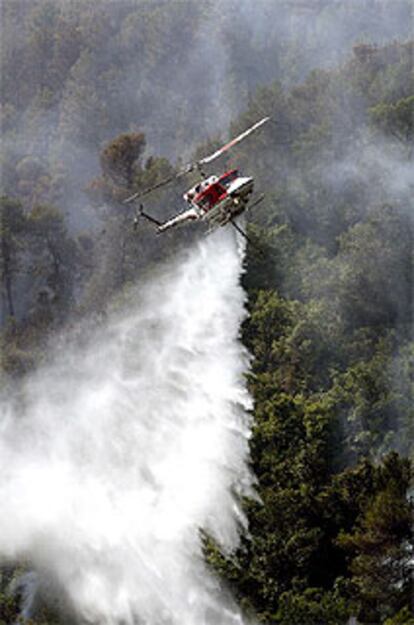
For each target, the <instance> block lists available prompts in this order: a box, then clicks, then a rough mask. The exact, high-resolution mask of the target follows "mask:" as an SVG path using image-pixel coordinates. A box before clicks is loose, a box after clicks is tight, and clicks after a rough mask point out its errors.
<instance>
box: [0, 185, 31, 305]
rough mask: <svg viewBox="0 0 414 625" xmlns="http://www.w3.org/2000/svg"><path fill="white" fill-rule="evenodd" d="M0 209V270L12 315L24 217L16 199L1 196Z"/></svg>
mask: <svg viewBox="0 0 414 625" xmlns="http://www.w3.org/2000/svg"><path fill="white" fill-rule="evenodd" d="M0 209H1V215H0V238H1V247H0V271H1V276H2V282H3V287H4V290H5V295H6V303H7V312H8V314H9V315H10V316H11V317H14V315H15V305H14V295H13V282H14V277H15V275H16V274H17V273H18V271H19V269H20V262H21V254H22V249H23V238H22V235H23V233H24V232H25V229H26V218H25V215H24V213H23V208H22V205H21V203H20V202H19V201H18V200H13V199H11V198H8V197H6V196H3V197H2V198H1V200H0Z"/></svg>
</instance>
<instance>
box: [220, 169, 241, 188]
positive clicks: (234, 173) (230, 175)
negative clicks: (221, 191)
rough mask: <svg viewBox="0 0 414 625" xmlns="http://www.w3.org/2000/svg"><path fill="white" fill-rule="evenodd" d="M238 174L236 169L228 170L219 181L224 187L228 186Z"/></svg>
mask: <svg viewBox="0 0 414 625" xmlns="http://www.w3.org/2000/svg"><path fill="white" fill-rule="evenodd" d="M238 175H239V172H238V171H237V169H234V170H233V171H229V173H228V174H226V175H225V176H223V177H222V178H220V183H221V184H222V185H223V186H224V187H228V186H229V185H230V184H231V183H232V182H233V180H236V178H237V176H238Z"/></svg>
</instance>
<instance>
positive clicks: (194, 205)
mask: <svg viewBox="0 0 414 625" xmlns="http://www.w3.org/2000/svg"><path fill="white" fill-rule="evenodd" d="M269 120H270V117H263V119H261V120H260V121H258V122H256V123H255V124H253V125H252V126H250V127H249V128H247V130H245V131H244V132H242V133H241V134H240V135H238V136H237V137H235V138H233V139H231V141H229V142H228V143H226V145H224V146H222V147H221V148H219V149H218V150H216V151H215V152H214V153H213V154H210V155H209V156H206V157H204V158H202V159H200V160H199V161H196V162H195V163H189V164H187V165H185V166H184V167H183V168H182V169H181V170H180V171H179V172H178V173H176V174H174V175H172V176H169V177H168V178H166V179H164V180H161V181H160V182H158V183H157V184H155V185H153V186H152V187H149V188H147V189H145V190H143V191H139V192H138V193H134V195H131V196H130V197H128V198H127V199H125V200H124V203H126V204H128V203H131V202H134V201H136V200H139V199H140V198H142V197H143V196H145V195H148V194H149V193H152V192H153V191H155V190H156V189H159V188H160V187H163V186H164V185H167V184H169V183H171V182H173V181H174V180H175V179H177V178H181V177H183V176H185V175H187V174H190V173H192V172H193V171H198V172H199V174H200V176H201V177H202V178H201V180H199V182H197V184H195V185H193V186H192V187H191V188H190V189H188V190H187V191H186V192H185V193H184V195H183V199H184V201H185V202H186V204H187V208H186V209H185V210H183V211H181V212H179V213H177V214H176V215H174V216H173V217H171V218H170V219H168V220H167V221H163V222H162V221H159V220H158V219H156V218H155V217H153V216H152V215H150V214H148V213H147V212H145V211H144V206H143V204H142V203H140V204H139V208H138V211H137V212H136V215H135V219H134V227H135V228H136V227H137V226H138V223H139V219H140V218H141V217H143V218H144V219H146V220H147V221H149V222H151V223H152V224H153V225H154V226H155V228H156V231H157V233H158V234H161V233H163V232H166V231H167V230H169V229H170V228H174V227H175V226H178V225H181V224H183V223H188V222H194V221H202V222H206V223H207V224H208V225H209V227H210V229H214V228H216V227H217V226H225V225H226V224H228V223H231V224H232V225H233V226H234V227H235V228H236V230H238V231H239V232H240V233H241V234H242V235H243V236H244V237H246V238H247V236H246V234H245V233H244V232H243V230H242V229H241V228H240V227H239V226H238V224H236V222H235V221H234V219H235V218H236V217H239V216H240V215H241V214H242V213H243V212H244V211H245V210H246V208H247V205H248V203H249V201H250V199H251V195H252V193H253V187H254V180H253V178H252V177H249V176H242V175H241V174H240V172H239V170H238V169H231V170H229V171H225V172H224V173H222V174H220V175H218V176H217V175H210V176H207V175H206V174H205V173H204V171H203V169H202V168H203V165H206V164H208V163H211V162H212V161H214V160H215V159H216V158H218V157H219V156H221V155H222V154H224V153H225V152H227V150H229V149H230V148H232V147H233V146H235V145H236V144H237V143H239V142H240V141H242V140H243V139H245V138H246V137H247V136H249V135H250V134H251V133H252V132H254V131H255V130H257V129H258V128H260V127H261V126H263V124H265V123H266V122H268V121H269ZM263 199H264V196H263V195H262V196H260V197H259V198H258V199H257V200H256V201H255V202H254V203H253V204H251V205H250V208H252V207H253V206H256V205H257V204H258V203H259V202H261V201H262V200H263Z"/></svg>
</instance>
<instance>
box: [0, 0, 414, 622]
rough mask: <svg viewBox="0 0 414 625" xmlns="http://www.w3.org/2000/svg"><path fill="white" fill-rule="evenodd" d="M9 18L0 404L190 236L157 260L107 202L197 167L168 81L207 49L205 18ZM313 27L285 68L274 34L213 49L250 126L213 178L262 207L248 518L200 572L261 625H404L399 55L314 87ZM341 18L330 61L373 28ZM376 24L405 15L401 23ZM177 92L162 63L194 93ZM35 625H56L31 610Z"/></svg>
mask: <svg viewBox="0 0 414 625" xmlns="http://www.w3.org/2000/svg"><path fill="white" fill-rule="evenodd" d="M30 4H31V6H30V9H29V8H28V5H27V3H26V2H23V1H20V0H15V1H14V2H11V3H7V4H6V5H5V7H4V8H3V9H2V10H3V12H4V17H5V19H6V20H7V23H8V25H9V28H8V29H7V31H6V30H5V31H4V32H5V38H6V41H5V42H4V43H3V60H2V67H3V75H4V85H3V90H2V96H3V100H4V101H3V121H2V123H3V126H2V128H3V130H2V132H3V137H4V149H3V154H2V170H3V181H2V184H3V189H2V198H1V221H0V234H1V241H0V272H1V275H2V282H3V287H4V306H3V311H2V319H1V321H2V334H1V350H2V352H1V353H2V362H1V369H2V376H3V379H4V380H5V381H7V379H9V378H10V377H15V376H24V375H26V374H27V373H28V372H30V371H31V370H33V368H34V367H36V365H37V364H38V363H39V362H41V361H42V359H44V358H45V357H46V354H47V344H48V339H49V337H50V336H52V335H53V334H54V333H55V332H56V331H57V330H58V329H59V328H61V327H64V326H68V325H71V324H75V323H76V322H77V320H78V319H80V318H82V317H84V316H88V317H89V316H91V315H95V316H96V317H97V318H98V317H100V316H101V315H102V314H104V311H105V306H106V304H107V303H108V302H109V300H110V298H112V297H114V296H117V295H118V294H120V293H121V292H122V290H123V289H125V288H127V286H128V285H129V284H130V283H132V282H135V281H138V282H139V280H140V279H142V277H143V275H148V274H150V273H151V271H152V269H153V268H154V266H156V264H157V263H158V262H159V260H160V259H161V258H163V259H165V256H166V255H168V254H171V255H173V254H174V253H175V252H176V251H177V250H178V249H180V248H181V247H183V246H186V245H188V243H189V242H190V241H191V240H192V239H193V238H194V237H196V236H197V230H196V229H195V228H189V229H183V230H181V231H177V232H172V233H170V234H167V235H166V236H165V238H164V241H165V242H166V243H165V245H164V246H163V248H162V249H160V247H159V246H158V245H157V246H155V245H154V244H153V242H152V239H151V238H150V237H148V231H147V230H146V227H145V226H143V229H142V230H140V231H139V232H138V233H137V234H134V233H133V232H132V230H131V228H130V226H129V224H130V221H131V216H130V213H129V212H128V211H127V210H126V208H125V205H123V204H122V200H123V199H124V198H125V197H126V196H127V195H128V194H129V193H131V192H133V191H135V190H137V189H139V188H145V187H146V186H148V185H150V184H154V183H156V182H157V181H159V180H161V179H162V178H164V177H166V176H168V175H170V174H171V173H172V172H173V171H174V168H175V167H176V166H177V163H171V162H169V160H168V159H167V158H165V154H167V155H168V151H169V153H170V154H173V153H174V152H175V150H176V149H177V148H179V149H181V148H182V147H183V146H186V145H191V146H192V147H193V148H194V149H198V150H202V148H203V146H199V145H198V146H197V145H196V140H197V139H199V137H200V136H203V138H205V139H207V137H208V135H209V134H210V135H211V134H212V133H211V128H210V124H209V118H208V116H207V111H208V110H209V109H207V108H206V109H205V110H204V109H202V107H201V105H200V107H201V110H200V111H198V113H197V115H190V111H191V110H192V108H191V107H193V105H194V102H197V103H198V102H203V101H206V100H203V97H204V95H205V94H203V93H202V92H201V91H197V92H196V93H192V94H191V97H188V98H187V99H185V103H184V98H183V96H182V89H181V87H182V85H183V84H184V82H183V81H184V78H183V76H184V74H181V73H180V69H179V64H180V63H184V59H185V58H186V55H187V52H188V50H190V49H192V48H193V49H194V47H197V49H198V46H199V45H200V40H203V37H204V36H205V32H206V29H207V27H208V26H210V27H213V32H216V31H214V27H215V26H216V24H217V22H215V21H214V19H212V15H213V17H214V16H215V18H216V19H217V20H218V19H219V18H218V12H217V5H216V4H215V3H200V5H198V4H197V3H194V2H178V1H177V2H175V1H174V2H169V3H163V2H149V3H146V2H135V1H134V2H133V1H132V0H131V1H128V2H127V1H125V2H123V3H119V7H118V8H116V9H115V8H114V7H113V12H112V13H111V14H110V12H109V9H108V10H107V11H102V13H99V14H97V12H96V11H93V10H92V4H90V3H88V2H84V3H81V2H73V3H63V4H62V5H60V4H59V3H54V2H47V1H46V0H44V1H38V0H36V1H35V2H33V3H30ZM207 4H209V7H207ZM210 4H211V6H210ZM230 4H231V5H232V3H230ZM332 4H334V3H331V5H332ZM350 4H352V3H350ZM376 4H378V6H379V5H381V4H382V6H383V11H384V12H386V11H387V8H386V6H385V5H386V4H387V3H376ZM319 5H320V6H319V18H318V19H320V20H321V21H316V22H315V24H316V26H315V33H316V34H314V37H315V38H316V39H312V38H310V39H308V41H307V43H306V46H307V47H301V46H300V42H299V41H298V40H297V39H295V38H294V37H291V38H290V39H289V40H288V41H286V40H283V38H282V39H280V36H281V35H280V32H279V31H278V30H277V29H276V30H277V32H276V31H275V32H274V33H273V40H272V39H271V34H270V33H269V31H266V33H267V35H268V36H269V40H270V43H269V48H270V49H271V51H272V54H270V52H266V50H263V49H261V48H260V45H259V44H258V43H256V44H249V46H250V47H246V46H247V45H248V44H247V41H248V40H249V41H250V39H249V36H250V35H251V34H252V33H251V30H249V28H247V27H245V26H244V30H243V28H241V29H239V31H238V35H237V36H236V34H235V35H232V36H230V35H229V42H228V50H227V52H226V54H228V58H229V59H231V67H230V68H229V69H228V75H227V76H226V90H227V91H226V93H227V96H228V97H229V98H230V96H231V98H233V99H232V100H231V102H236V101H243V104H244V110H242V107H239V108H238V109H237V107H236V109H234V108H233V110H236V111H237V113H238V116H236V117H235V118H234V119H233V120H232V132H237V131H241V130H242V129H244V128H245V127H246V126H247V125H249V124H250V123H251V122H253V121H256V120H257V119H259V118H260V117H262V116H263V114H264V113H265V114H270V115H271V116H272V120H273V121H272V123H271V124H269V125H268V126H267V129H266V132H261V133H260V134H258V135H257V136H256V139H255V140H254V141H252V142H250V143H249V144H248V145H247V144H245V145H243V144H242V145H241V146H240V147H238V148H237V150H236V151H235V153H234V154H233V155H232V156H231V157H230V159H231V161H230V163H229V164H232V163H234V164H237V165H238V166H241V167H242V168H243V169H244V170H245V171H246V172H251V173H252V174H254V175H255V178H256V180H257V185H258V187H260V188H261V190H263V191H265V193H266V201H265V202H263V203H262V204H261V205H260V206H258V207H257V209H255V211H254V212H253V213H252V214H251V215H249V223H248V230H249V234H250V236H251V238H252V239H253V240H254V241H255V243H256V245H258V246H259V247H260V248H261V250H262V253H261V254H258V253H257V248H256V247H253V246H252V247H249V249H248V255H247V263H246V268H247V271H246V273H245V275H244V278H243V280H244V286H245V288H246V290H247V293H248V311H249V316H248V319H247V321H246V322H245V324H244V326H243V340H244V342H245V344H246V346H247V347H248V348H249V350H250V352H251V354H252V356H253V361H252V369H251V371H250V372H249V374H248V385H249V388H250V391H251V393H252V395H253V398H254V429H253V436H252V440H251V461H252V466H253V469H254V471H255V474H256V475H257V479H258V493H259V496H260V501H246V502H245V508H246V513H247V516H248V519H249V528H250V531H249V536H244V537H243V539H242V544H241V547H240V549H239V550H238V551H237V552H236V553H234V554H232V555H231V556H225V555H223V554H222V553H221V552H220V548H219V546H218V545H216V544H215V543H214V541H213V540H212V539H211V537H209V536H204V542H205V553H206V558H207V561H208V562H209V564H210V565H211V567H213V569H214V570H215V571H217V572H218V573H219V575H221V576H222V577H223V578H224V579H225V580H226V581H227V582H228V583H229V584H230V585H231V586H232V588H233V590H234V593H235V594H236V596H237V597H238V600H239V602H240V604H241V605H242V606H243V608H244V609H245V610H246V611H247V612H248V613H249V612H252V613H255V614H257V615H258V618H259V619H260V621H262V622H266V623H272V624H273V623H274V624H275V625H276V624H280V625H319V624H321V623H324V624H325V623H326V624H330V625H331V624H332V625H344V624H345V623H346V622H347V619H348V618H349V617H350V616H351V615H352V616H355V617H357V619H358V622H361V623H366V624H368V623H373V624H374V623H375V624H377V623H378V624H381V625H397V624H399V625H413V623H414V606H413V603H412V597H413V596H414V588H413V549H414V544H413V536H412V520H413V516H412V512H413V503H412V499H410V497H409V494H410V492H411V493H412V487H413V482H412V463H413V462H414V415H413V408H412V401H411V399H412V396H413V358H414V343H413V337H412V320H413V310H412V306H413V301H414V298H413V296H414V294H413V284H412V279H413V258H412V250H413V243H412V231H413V213H412V209H413V204H412V179H413V170H414V161H413V156H414V150H413V147H414V131H413V128H414V126H413V124H414V74H413V65H412V59H413V53H414V43H413V42H406V43H398V42H393V43H391V44H387V45H383V46H380V47H377V46H375V45H372V44H370V43H358V44H356V45H355V46H354V48H353V51H352V52H349V54H348V56H347V58H346V61H344V60H343V57H341V59H338V60H341V61H342V62H341V64H339V63H338V64H337V66H336V67H333V66H332V63H327V62H326V59H322V58H320V56H318V55H317V54H316V52H317V49H318V47H317V42H316V40H317V33H318V32H321V29H322V24H324V23H327V24H332V22H331V21H330V20H332V19H333V16H334V12H333V9H332V7H330V6H328V5H327V4H326V3H324V2H323V1H322V0H321V2H319ZM360 5H361V7H362V8H361V14H360V15H363V16H365V18H366V19H367V22H363V21H361V23H360V22H358V23H357V24H356V25H355V22H353V21H352V19H353V18H352V17H351V13H352V8H349V13H348V12H347V11H346V10H345V9H344V11H343V13H344V15H343V16H342V17H343V20H344V22H343V26H344V27H343V30H342V31H341V32H342V35H343V37H344V39H343V48H344V49H348V47H349V45H350V43H351V42H353V41H354V40H355V39H356V38H357V37H358V36H359V35H360V33H361V32H363V28H364V27H365V26H366V27H367V28H368V26H367V23H368V22H369V20H371V21H370V24H372V23H373V22H374V21H375V19H374V18H375V16H374V15H373V14H372V12H371V9H370V7H369V6H368V5H369V3H368V2H360V3H358V6H360ZM108 6H109V5H108ZM232 6H233V5H232ZM354 8H355V7H354ZM207 9H208V10H207ZM210 9H211V11H213V13H212V14H211V13H210V14H209V10H210ZM397 9H398V10H397ZM394 10H395V11H396V13H395V15H397V13H398V11H399V13H398V15H400V16H402V18H403V17H404V15H407V16H408V15H409V14H408V13H406V11H407V10H409V3H408V2H407V3H404V2H396V3H395V6H394ZM214 11H216V12H214ZM285 11H287V9H283V10H281V17H280V19H281V20H282V22H283V20H284V19H286V20H287V17H288V15H290V14H289V13H288V12H287V13H286V12H285ZM376 12H378V7H377V9H376ZM367 16H368V17H367ZM369 16H371V17H369ZM322 18H323V19H322ZM223 19H224V23H226V21H225V18H223ZM238 19H239V18H238ZM298 19H300V17H298ZM406 19H407V22H408V21H409V17H406ZM390 23H391V22H390ZM400 24H401V22H399V25H398V28H400V27H401V26H400ZM212 25H213V26H212ZM267 28H269V27H267ZM378 28H379V26H378ZM390 28H391V26H390ZM398 28H397V27H396V32H397V34H398ZM318 29H319V31H318ZM236 31H237V29H236ZM17 33H19V37H16V38H15V39H16V41H14V40H13V35H16V34H17ZM177 33H178V34H177ZM385 34H386V33H383V32H382V33H381V36H382V37H384V36H385ZM109 40H111V41H113V42H114V43H113V44H111V46H110V47H109V46H108V43H107V42H108V41H109ZM181 40H184V41H185V42H186V45H184V46H180V45H178V42H179V41H181ZM18 41H20V42H24V45H20V46H18V45H17V42H18ZM272 42H273V43H272ZM271 44H272V45H273V46H274V47H273V48H272V45H271ZM206 45H207V44H206ZM174 46H175V47H174ZM187 46H188V48H187ZM255 46H256V47H255ZM307 54H308V57H307ZM315 55H316V56H315ZM319 55H321V52H319ZM132 58H133V59H134V63H135V62H136V63H138V64H139V72H138V73H137V71H136V70H135V71H134V73H133V79H134V80H136V81H137V82H138V83H139V85H140V86H139V93H138V95H137V94H135V95H134V96H133V95H131V94H133V93H135V92H134V91H133V90H132V75H131V71H132V66H131V59H132ZM226 58H227V57H226ZM311 58H312V59H315V65H313V66H312V65H310V60H309V59H311ZM247 61H248V62H249V63H251V64H252V68H253V69H252V70H251V71H249V70H248V69H247V70H246V63H247ZM174 63H176V64H177V66H176V67H175V69H174ZM329 65H330V67H329ZM256 66H260V68H261V69H260V72H259V74H260V75H258V76H256V75H255V71H254V70H255V67H256ZM316 66H323V69H315V67H316ZM219 67H220V64H219ZM196 70H197V68H196V67H194V68H191V67H189V66H188V65H187V64H185V72H190V75H191V72H194V75H193V78H195V77H196V76H197V72H196ZM174 71H175V72H176V73H177V78H176V79H177V85H175V88H173V87H171V86H169V83H168V80H167V77H168V76H169V75H171V74H172V73H174ZM16 76H17V77H18V80H16ZM151 76H153V77H154V76H156V77H157V84H158V85H161V86H162V87H160V89H161V91H162V92H161V93H159V94H158V95H157V100H158V101H159V102H161V101H162V102H164V101H165V102H168V106H167V105H166V110H167V113H163V115H165V117H163V118H162V128H163V130H164V134H163V139H164V137H166V139H165V145H166V149H167V152H164V153H163V155H162V156H148V153H151V151H154V145H157V141H156V139H155V138H154V135H153V134H152V136H151V128H152V127H153V125H154V120H155V119H156V118H155V117H154V111H153V110H152V109H153V106H154V105H153V102H154V97H155V96H154V97H152V95H153V92H152V91H151V86H148V85H149V81H150V77H151ZM120 85H122V91H123V93H124V94H126V96H125V97H124V98H121V99H120V98H119V97H118V93H119V90H120V89H119V87H120ZM146 88H148V92H147V94H146V93H145V89H146ZM184 92H185V90H184ZM244 93H248V94H249V98H247V97H246V98H244V96H243V94H244ZM148 94H150V95H148ZM229 94H230V95H229ZM150 96H151V97H150ZM135 97H137V98H138V101H139V104H140V106H139V122H140V126H139V127H136V126H135V121H134V120H136V118H137V110H136V102H135V100H134V98H135ZM193 98H194V99H193ZM208 104H209V105H210V106H212V103H211V101H210V100H208ZM221 104H223V102H221ZM181 105H182V106H183V109H182V110H183V111H184V112H183V114H182V117H181V116H180V114H179V113H178V111H179V109H180V106H181ZM210 110H213V109H210ZM203 116H204V117H203ZM221 119H222V118H221ZM226 121H228V120H226ZM146 127H148V128H149V132H147V134H148V135H149V136H145V135H144V133H143V129H145V128H146ZM171 128H174V132H173V133H172V134H174V137H173V138H172V139H171V138H168V137H167V135H168V132H167V130H171ZM166 129H167V130H166ZM214 130H217V128H215V129H214ZM23 139H24V140H23ZM159 143H160V144H161V143H163V140H162V141H160V142H159ZM148 146H149V147H148ZM91 163H92V165H91ZM166 198H167V196H166V194H165V192H164V191H160V192H159V193H158V194H157V195H156V196H155V197H154V199H153V200H152V202H153V205H152V210H153V211H154V212H155V213H156V214H158V215H159V216H160V217H165V216H166V215H167V212H168V207H170V206H171V204H172V200H171V198H172V199H173V200H175V199H176V200H177V202H178V200H179V189H178V188H177V189H176V188H174V187H172V189H169V190H168V199H169V201H168V202H167V201H166ZM73 206H76V207H77V210H76V211H74V209H73ZM165 211H167V212H165ZM157 243H158V242H157ZM137 267H139V268H140V269H139V273H138V275H137ZM410 489H411V490H410ZM18 573H19V571H18V570H17V571H16V570H13V569H10V568H8V567H5V568H4V570H3V573H2V576H1V579H0V582H1V586H0V624H3V623H4V624H6V623H11V622H13V621H14V620H15V619H16V618H17V614H18V601H17V600H16V597H13V596H11V595H10V593H9V589H10V587H11V583H12V580H13V579H14V578H15V577H16V576H17V575H18ZM38 618H39V619H40V620H37V621H35V622H36V623H42V624H43V623H44V624H46V623H47V624H48V625H49V624H51V623H55V622H57V621H56V619H57V617H56V616H55V615H53V616H48V613H47V610H46V611H42V614H41V615H39V617H38Z"/></svg>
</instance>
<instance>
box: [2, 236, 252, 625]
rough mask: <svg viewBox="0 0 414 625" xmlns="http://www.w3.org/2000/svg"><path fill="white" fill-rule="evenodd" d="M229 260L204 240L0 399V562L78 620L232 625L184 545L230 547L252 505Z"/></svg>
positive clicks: (224, 244)
mask: <svg viewBox="0 0 414 625" xmlns="http://www.w3.org/2000/svg"><path fill="white" fill-rule="evenodd" d="M242 259H243V251H242V248H241V247H240V245H239V244H238V243H237V241H236V239H235V237H234V235H233V232H230V231H226V232H220V233H217V234H215V235H214V236H210V237H209V238H208V239H206V240H205V241H203V242H202V243H199V244H198V245H196V246H195V247H194V248H193V249H191V250H189V251H188V252H187V253H186V254H184V256H183V257H182V258H181V259H179V260H177V261H176V262H175V264H174V266H172V267H168V268H166V267H164V268H163V269H162V270H160V271H159V275H158V276H157V277H156V278H154V279H153V280H152V281H151V283H150V284H148V285H147V286H146V287H145V288H144V289H141V290H140V295H139V297H138V295H137V293H136V292H133V293H131V294H130V296H129V297H130V305H128V306H125V307H124V308H123V310H122V312H119V311H118V312H116V311H113V312H112V313H111V314H110V316H109V319H108V321H107V323H106V324H105V327H101V328H100V329H99V330H97V331H96V332H95V333H94V334H93V335H92V336H90V338H89V339H88V340H87V342H86V344H85V341H84V339H83V338H82V340H80V339H79V337H78V339H77V341H73V340H68V339H67V338H65V337H61V339H60V341H58V342H57V345H56V346H55V349H54V353H53V356H52V357H51V362H50V363H49V364H48V365H47V366H44V367H43V368H40V369H38V370H37V371H36V372H35V373H33V374H32V375H31V376H30V377H29V379H27V380H26V381H25V382H24V384H23V385H22V387H21V388H16V389H15V395H14V398H15V401H12V400H11V398H10V395H9V397H3V398H2V403H1V409H2V416H1V422H0V423H1V426H0V427H1V438H0V471H1V474H2V480H1V484H0V497H1V501H2V515H1V517H0V557H1V558H2V559H3V560H6V561H22V560H23V561H25V562H27V563H29V566H30V567H31V568H32V570H33V571H35V572H36V574H37V575H38V576H40V578H44V579H45V580H53V584H54V585H55V587H56V586H57V588H58V589H59V590H60V593H61V594H62V597H64V603H65V604H67V605H69V606H71V610H73V611H74V613H75V614H77V615H78V616H80V617H81V618H82V619H85V620H87V621H88V622H91V623H95V622H96V623H97V622H100V623H108V624H115V623H119V622H122V623H128V624H132V623H152V624H154V623H160V624H161V623H168V624H175V623H177V624H182V623H186V624H187V625H190V624H194V625H196V624H197V625H200V624H211V625H213V623H214V624H223V625H227V624H230V623H241V622H242V619H241V616H240V613H239V612H238V610H237V609H236V608H235V606H234V605H233V604H232V603H231V601H229V600H228V599H226V600H224V599H223V592H222V590H220V585H219V583H218V581H216V580H215V579H213V578H212V577H211V575H210V574H209V572H208V571H207V570H206V566H205V564H204V562H203V556H202V549H201V543H200V535H199V530H200V528H203V529H204V531H207V532H208V533H209V534H210V535H212V536H213V537H214V538H215V539H216V540H217V541H218V542H219V543H220V544H221V545H222V548H223V549H224V550H225V551H229V550H232V549H234V548H235V546H236V545H237V543H238V537H239V530H240V529H241V528H242V527H243V526H245V518H244V515H243V512H242V510H241V507H240V498H241V497H242V496H245V495H248V494H252V493H253V490H252V481H253V478H252V476H251V475H250V473H249V470H248V468H247V460H248V438H249V431H250V429H249V428H250V419H249V416H248V411H249V409H250V408H251V399H250V397H249V395H248V393H247V391H246V388H245V384H244V374H245V372H246V370H247V368H248V362H249V359H248V355H247V353H246V351H245V349H244V348H243V347H242V345H241V343H240V341H239V338H238V335H239V327H240V323H241V321H242V319H243V318H244V315H245V313H244V299H245V296H244V293H243V291H242V288H241V287H240V285H239V278H240V273H241V270H242ZM74 343H76V345H75V344H74ZM28 581H29V582H30V584H31V586H30V588H33V577H32V576H31V577H29V578H28ZM22 583H24V580H23V582H22ZM29 591H30V589H28V590H26V595H25V596H26V599H25V605H27V604H28V605H29V606H30V605H32V604H33V597H30V601H29V600H28V599H27V596H28V594H30V593H29ZM27 612H28V610H27V609H26V612H25V616H29V615H28V614H27Z"/></svg>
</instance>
